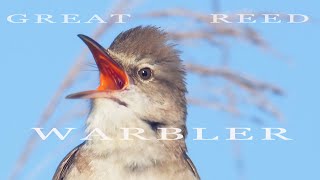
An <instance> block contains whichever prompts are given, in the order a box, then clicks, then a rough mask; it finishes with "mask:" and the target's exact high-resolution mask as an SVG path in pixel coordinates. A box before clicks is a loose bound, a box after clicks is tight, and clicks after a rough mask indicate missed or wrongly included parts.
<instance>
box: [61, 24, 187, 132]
mask: <svg viewBox="0 0 320 180" xmlns="http://www.w3.org/2000/svg"><path fill="white" fill-rule="evenodd" d="M79 37H80V38H81V39H82V40H83V41H84V42H85V44H86V45H87V46H88V48H89V49H90V51H91V53H92V55H93V57H94V59H95V62H96V64H97V67H98V69H99V73H100V85H99V86H98V88H97V89H96V90H91V91H85V92H80V93H75V94H71V95H69V96H67V98H89V99H93V102H94V101H97V100H99V101H114V102H115V103H118V105H119V106H123V108H128V109H129V110H130V111H132V112H133V113H134V114H135V115H137V116H138V117H139V118H141V119H142V120H146V121H150V122H151V123H155V124H158V125H164V126H165V125H168V126H171V127H172V126H176V127H177V128H179V127H180V128H183V130H184V128H185V118H186V99H185V93H186V86H185V81H184V76H185V72H184V69H183V66H182V63H181V60H180V57H179V52H178V51H177V50H175V49H174V46H173V45H172V44H170V43H168V36H167V34H166V33H165V32H163V31H162V30H159V28H156V27H152V26H147V27H141V26H139V27H136V28H133V29H130V30H128V31H125V32H122V33H120V34H119V35H118V36H117V37H116V39H115V40H114V41H113V43H112V44H111V45H110V47H109V48H107V49H104V48H103V47H102V46H101V45H99V44H98V43H97V42H95V41H94V40H93V39H91V38H89V37H87V36H84V35H79ZM93 105H94V103H93Z"/></svg>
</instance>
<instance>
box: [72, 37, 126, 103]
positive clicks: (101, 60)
mask: <svg viewBox="0 0 320 180" xmlns="http://www.w3.org/2000/svg"><path fill="white" fill-rule="evenodd" d="M78 36H79V37H80V39H81V40H82V41H83V42H84V43H85V44H86V45H87V46H88V48H89V49H90V51H91V53H92V55H93V57H94V60H95V61H96V64H97V66H98V69H99V72H100V85H99V87H98V88H97V90H93V91H85V92H80V93H76V94H72V95H69V96H67V98H95V97H97V96H96V95H97V94H100V95H101V93H105V92H106V91H114V90H122V89H124V88H125V87H126V86H127V85H128V83H129V79H128V76H127V74H126V72H125V71H124V70H123V68H122V67H121V66H120V65H119V64H118V63H117V62H115V61H114V60H113V59H112V58H111V57H110V55H109V54H108V53H107V52H106V50H105V49H104V48H103V47H102V46H101V45H99V44H98V43H97V42H95V41H94V40H93V39H91V38H89V37H88V36H85V35H78Z"/></svg>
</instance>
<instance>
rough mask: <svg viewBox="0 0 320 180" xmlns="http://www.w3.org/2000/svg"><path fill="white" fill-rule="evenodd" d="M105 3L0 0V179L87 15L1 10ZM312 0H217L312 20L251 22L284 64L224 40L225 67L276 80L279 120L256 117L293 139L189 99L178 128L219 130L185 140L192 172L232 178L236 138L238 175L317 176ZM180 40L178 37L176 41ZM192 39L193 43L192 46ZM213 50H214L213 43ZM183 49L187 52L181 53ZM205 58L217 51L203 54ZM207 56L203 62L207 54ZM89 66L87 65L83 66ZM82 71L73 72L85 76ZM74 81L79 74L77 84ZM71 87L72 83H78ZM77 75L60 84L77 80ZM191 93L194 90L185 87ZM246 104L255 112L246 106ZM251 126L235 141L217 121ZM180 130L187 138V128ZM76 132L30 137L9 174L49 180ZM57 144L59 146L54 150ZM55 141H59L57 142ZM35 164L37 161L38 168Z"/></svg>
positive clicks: (206, 8)
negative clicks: (22, 158)
mask: <svg viewBox="0 0 320 180" xmlns="http://www.w3.org/2000/svg"><path fill="white" fill-rule="evenodd" d="M110 4H111V3H106V2H104V1H96V2H95V3H92V2H89V1H84V0H80V1H67V2H66V1H62V0H59V1H54V2H53V1H47V0H45V1H41V2H39V1H34V0H30V1H28V2H25V1H10V2H6V3H5V2H1V7H0V9H1V11H0V27H1V30H0V32H1V33H0V38H1V41H2V43H1V44H2V45H1V61H0V64H1V66H0V67H1V71H0V81H1V82H2V83H3V85H2V89H1V94H0V98H1V100H2V103H1V104H2V105H1V114H2V121H1V122H2V123H3V125H2V128H1V131H0V132H1V137H2V138H3V141H2V142H3V143H4V144H3V146H2V147H3V148H2V153H1V162H2V163H0V167H1V171H0V179H7V178H8V175H9V174H10V172H11V171H12V169H13V167H14V163H15V162H16V160H17V158H18V157H19V154H20V153H21V151H22V148H23V147H24V145H25V142H26V140H27V138H28V137H29V136H30V135H31V134H32V131H31V130H30V128H32V127H35V126H36V122H37V120H38V119H39V116H40V114H41V113H42V111H43V108H44V107H45V106H46V105H47V103H48V102H49V100H50V98H51V97H52V95H53V93H54V92H55V91H56V89H57V88H58V87H59V85H60V83H61V82H62V80H63V78H64V76H65V75H66V73H67V72H68V70H69V69H70V67H71V66H72V64H73V63H74V59H75V58H76V57H77V56H78V55H79V53H80V51H81V49H82V48H84V47H85V46H84V44H83V43H82V42H81V41H80V40H79V39H78V38H77V37H76V35H77V34H80V33H81V34H87V35H90V34H92V32H93V30H94V29H95V28H96V24H75V25H70V24H68V25H66V24H60V23H58V24H41V25H40V24H34V23H27V24H9V23H7V22H6V16H8V15H10V14H14V13H27V14H28V15H30V17H31V18H32V14H35V13H50V14H53V15H57V16H58V15H59V14H61V13H77V14H80V15H81V16H83V17H88V16H90V15H91V14H93V13H96V14H101V15H104V14H105V11H106V10H108V9H111V7H112V6H110ZM140 5H141V6H139V4H138V5H137V9H136V10H134V11H133V13H134V12H139V11H146V10H152V9H155V10H156V9H159V8H162V7H172V8H177V7H185V8H192V9H193V10H195V11H201V12H204V13H208V14H209V13H210V12H211V11H210V2H209V1H203V2H201V3H199V1H191V2H190V4H185V2H184V1H173V2H172V3H171V2H170V4H169V3H163V2H162V3H160V2H159V3H154V2H151V1H147V2H145V3H142V2H141V3H140ZM317 7H319V2H316V1H315V0H314V1H311V0H307V1H303V2H301V1H289V0H285V1H281V2H279V1H275V0H269V1H259V2H258V1H256V2H252V1H248V0H246V1H245V0H239V1H237V2H231V1H230V2H223V3H221V11H223V12H226V13H228V12H234V11H242V10H254V11H272V12H282V13H301V14H307V15H309V16H310V17H311V18H312V19H315V21H314V23H308V24H298V25H288V24H271V25H270V24H254V25H252V26H251V27H253V28H255V29H257V30H258V31H259V32H260V33H261V34H262V35H263V36H264V37H265V39H267V41H268V42H269V43H270V44H271V45H272V47H273V48H275V49H277V50H279V51H280V52H281V53H282V54H284V55H286V56H288V57H290V59H291V60H292V63H289V64H288V63H286V62H284V61H282V60H281V59H278V58H276V57H274V56H273V55H271V54H269V53H267V52H264V51H263V50H261V49H259V48H257V47H254V46H252V45H250V44H248V43H244V42H242V41H232V46H231V57H230V59H231V63H230V66H231V67H232V68H233V69H235V70H238V71H241V72H245V73H247V74H250V75H253V76H254V77H256V78H258V79H262V80H266V81H268V82H272V83H275V84H278V85H280V86H281V87H282V88H283V89H284V90H285V91H286V95H285V96H284V97H282V98H275V99H274V102H276V104H277V105H278V106H279V107H280V109H281V110H282V111H283V113H284V115H285V120H286V121H285V123H278V122H276V121H275V119H273V118H271V117H268V116H266V117H265V116H264V115H261V116H264V117H265V119H264V120H265V122H266V123H265V125H264V126H267V127H285V128H286V129H287V130H288V136H289V137H290V138H292V139H294V140H293V141H288V142H285V141H272V142H266V141H260V140H259V139H260V137H261V136H262V131H261V130H259V129H260V128H261V127H260V126H258V125H255V124H253V123H250V122H249V121H247V120H246V119H245V118H233V117H232V116H230V115H228V114H226V113H224V112H219V111H213V110H211V109H205V108H200V107H195V106H189V109H188V110H189V116H188V127H189V128H192V127H206V128H208V136H213V135H215V134H217V135H220V136H221V139H222V140H220V141H215V142H195V141H192V140H191V139H188V147H189V154H190V156H191V158H192V159H193V161H194V163H195V165H196V166H197V168H198V171H199V173H200V175H201V177H202V178H203V179H204V180H211V179H230V180H232V179H238V176H239V173H237V171H238V169H237V168H236V166H237V163H236V162H237V161H235V157H234V153H233V147H234V146H240V147H241V148H240V149H241V157H242V159H243V164H244V169H242V171H243V175H244V176H245V179H248V180H254V179H259V180H268V179H317V178H319V175H318V173H316V172H317V171H318V162H319V160H320V156H319V153H318V152H320V146H319V140H318V138H317V135H318V133H317V127H318V126H319V125H320V123H319V122H320V121H319V114H318V111H319V110H318V108H319V105H318V102H319V100H320V99H319V95H318V92H320V88H319V87H320V85H319V80H318V77H319V75H317V74H319V73H318V72H319V71H318V68H319V66H320V62H319V61H318V60H317V59H319V58H318V55H317V53H318V49H319V48H318V47H319V46H318V43H319V41H320V36H319V35H318V33H319V32H320V31H319V11H318V8H317ZM175 23H179V21H178V20H177V21H175V19H172V20H169V21H167V20H163V21H153V20H152V19H149V20H148V21H147V20H138V19H137V20H131V21H130V22H129V23H127V24H125V25H115V26H114V28H112V29H111V30H109V31H108V32H107V33H106V34H105V35H104V36H103V38H102V40H101V42H102V44H104V45H105V46H107V45H109V44H110V43H111V41H112V39H113V38H114V37H115V36H116V35H117V34H118V33H119V32H120V31H123V30H126V29H128V28H130V27H134V26H137V25H140V24H144V25H147V24H154V25H160V26H162V27H163V28H164V29H166V28H169V25H170V24H175ZM179 47H180V46H179ZM192 48H193V49H192ZM181 50H188V53H185V54H188V55H182V57H186V58H187V57H189V55H190V54H191V55H192V57H194V56H197V55H198V54H200V56H201V57H203V59H202V60H203V61H209V58H208V60H206V57H211V53H212V52H210V51H205V52H203V50H202V49H198V48H196V47H191V48H186V49H184V47H183V46H181ZM213 52H214V53H215V52H216V51H213ZM191 55H190V56H191ZM213 57H219V56H218V55H216V54H215V55H213ZM207 63H208V62H207ZM92 73H95V72H92V71H88V72H85V75H86V74H92ZM85 75H84V76H83V78H85ZM195 81H196V80H195V79H194V78H193V77H192V76H188V81H187V82H188V87H189V89H193V88H194V84H197V82H195ZM79 84H80V83H79ZM79 86H80V85H79ZM79 86H77V83H76V84H75V85H74V86H73V87H72V88H71V89H70V90H68V92H66V94H65V95H67V93H70V92H75V91H78V90H79V89H81V87H79ZM192 93H199V92H196V91H192ZM81 103H87V102H84V101H70V100H65V99H62V102H61V106H59V108H58V110H57V113H56V114H55V115H54V117H53V118H52V119H51V120H50V121H49V123H48V125H47V127H50V125H52V124H53V123H54V119H56V118H59V117H60V115H61V114H63V110H64V107H66V106H73V105H77V104H81ZM254 113H258V114H259V112H256V111H254ZM84 120H85V117H80V118H79V119H78V120H77V121H72V122H67V123H65V124H64V125H63V127H79V128H80V129H79V131H80V132H81V131H82V129H83V125H84ZM230 126H231V127H235V126H240V127H242V126H243V127H251V128H252V133H251V134H252V135H253V136H254V137H257V139H256V140H254V141H248V142H243V141H241V142H238V143H237V144H234V143H231V142H229V141H225V140H223V139H225V138H226V136H227V131H226V130H225V128H227V127H230ZM189 131H190V134H189V135H190V137H194V136H195V135H194V132H193V131H191V129H190V130H189ZM79 143H80V141H78V140H77V139H72V140H69V141H68V142H67V143H66V142H60V141H57V139H55V138H50V139H49V140H48V141H45V142H40V143H39V144H38V146H37V147H38V149H37V150H36V151H35V152H34V153H33V154H32V156H31V157H30V159H29V160H28V162H27V164H26V166H25V167H24V168H23V170H22V172H21V174H20V176H19V178H18V179H50V178H51V176H52V174H53V172H54V171H55V168H56V166H57V163H59V161H60V160H61V159H62V158H63V156H64V155H65V154H66V153H67V152H68V151H69V150H70V149H71V148H72V147H74V146H75V145H76V144H79ZM57 147H60V149H58V150H57ZM61 147H62V148H61ZM39 163H42V164H45V165H46V166H45V167H44V168H43V169H37V168H39V165H38V164H39Z"/></svg>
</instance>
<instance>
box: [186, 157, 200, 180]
mask: <svg viewBox="0 0 320 180" xmlns="http://www.w3.org/2000/svg"><path fill="white" fill-rule="evenodd" d="M183 157H184V159H185V161H186V162H187V164H188V167H189V169H190V170H191V172H192V173H193V174H194V176H195V177H196V178H197V179H200V176H199V174H198V171H197V169H196V167H195V166H194V164H193V162H192V161H191V159H190V158H189V156H188V155H187V152H184V153H183Z"/></svg>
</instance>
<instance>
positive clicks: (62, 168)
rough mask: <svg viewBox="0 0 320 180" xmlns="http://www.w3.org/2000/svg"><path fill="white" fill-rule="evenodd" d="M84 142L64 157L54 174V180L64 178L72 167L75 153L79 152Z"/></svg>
mask: <svg viewBox="0 0 320 180" xmlns="http://www.w3.org/2000/svg"><path fill="white" fill-rule="evenodd" d="M83 144H84V142H83V143H81V144H80V145H78V146H77V147H75V148H74V149H73V150H72V151H71V152H69V153H68V154H67V155H66V157H64V158H63V160H62V161H61V162H60V164H59V166H58V168H57V170H56V172H55V173H54V176H53V178H52V180H64V179H65V177H66V175H67V172H68V170H69V168H70V166H71V165H72V164H73V162H74V159H75V155H76V154H77V152H78V150H79V148H80V147H81V146H82V145H83Z"/></svg>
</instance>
